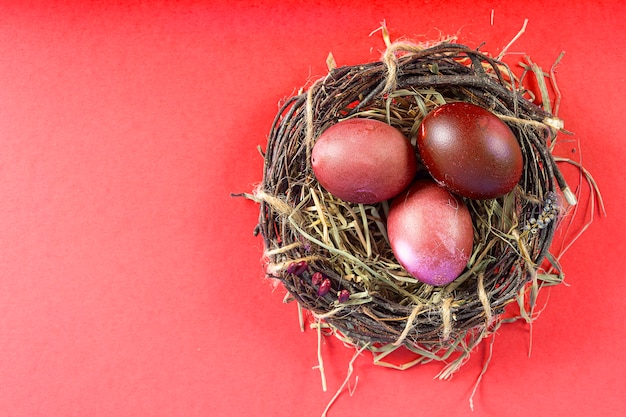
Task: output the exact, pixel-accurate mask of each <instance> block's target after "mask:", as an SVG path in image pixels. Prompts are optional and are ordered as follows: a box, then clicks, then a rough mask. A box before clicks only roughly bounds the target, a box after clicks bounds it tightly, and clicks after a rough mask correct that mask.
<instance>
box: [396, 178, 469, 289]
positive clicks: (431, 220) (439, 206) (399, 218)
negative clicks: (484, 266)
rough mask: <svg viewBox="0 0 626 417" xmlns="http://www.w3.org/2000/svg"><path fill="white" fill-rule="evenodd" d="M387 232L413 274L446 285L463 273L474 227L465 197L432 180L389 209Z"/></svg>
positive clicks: (419, 184)
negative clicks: (462, 197) (464, 201)
mask: <svg viewBox="0 0 626 417" xmlns="http://www.w3.org/2000/svg"><path fill="white" fill-rule="evenodd" d="M387 234H388V236H389V242H390V244H391V249H392V250H393V253H394V255H395V256H396V259H397V260H398V262H399V263H400V265H402V266H403V267H404V268H405V269H406V270H407V272H409V273H410V274H411V275H412V276H414V277H415V278H417V279H418V280H420V281H421V282H424V283H426V284H430V285H445V284H448V283H450V282H452V281H454V280H455V279H456V278H457V277H458V276H459V274H461V273H462V272H463V269H465V267H466V265H467V261H468V259H469V257H470V255H471V253H472V248H473V244H474V243H473V242H474V229H473V226H472V218H471V216H470V213H469V210H468V209H467V206H465V204H464V203H463V200H462V199H461V198H460V197H458V196H456V195H454V194H452V193H450V192H449V191H448V190H447V189H445V188H444V187H442V186H440V185H438V184H437V183H435V182H434V181H431V180H418V181H415V183H413V184H412V185H411V187H410V188H409V189H408V190H407V191H405V192H403V193H402V194H400V195H399V196H397V197H396V198H395V199H394V200H393V202H392V204H391V207H390V209H389V216H388V218H387Z"/></svg>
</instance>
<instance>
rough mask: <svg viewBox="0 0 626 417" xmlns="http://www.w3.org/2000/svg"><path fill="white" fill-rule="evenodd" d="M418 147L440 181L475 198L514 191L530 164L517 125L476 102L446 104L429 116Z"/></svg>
mask: <svg viewBox="0 0 626 417" xmlns="http://www.w3.org/2000/svg"><path fill="white" fill-rule="evenodd" d="M417 147H418V151H419V154H420V156H421V158H422V160H423V162H424V165H425V166H426V169H427V170H428V172H429V173H430V174H431V175H432V177H433V178H434V179H435V180H436V181H437V182H439V183H440V184H443V185H444V186H446V187H447V188H448V189H450V190H451V191H453V192H455V193H457V194H460V195H462V196H464V197H468V198H473V199H490V198H496V197H499V196H501V195H504V194H506V193H508V192H509V191H511V190H512V189H513V188H514V187H515V185H516V184H517V183H518V182H519V180H520V178H521V175H522V170H523V167H524V161H523V156H522V151H521V148H520V146H519V143H518V141H517V138H516V137H515V135H514V133H513V132H512V131H511V129H510V128H509V127H508V126H507V125H506V124H505V123H504V122H503V121H502V120H500V119H499V118H498V117H497V116H496V115H494V114H493V113H491V112H489V111H488V110H486V109H484V108H482V107H480V106H477V105H474V104H470V103H449V104H445V105H443V106H440V107H438V108H436V109H435V110H433V111H432V112H430V113H429V114H427V115H426V117H425V118H424V120H423V121H422V123H421V125H420V128H419V131H418V139H417Z"/></svg>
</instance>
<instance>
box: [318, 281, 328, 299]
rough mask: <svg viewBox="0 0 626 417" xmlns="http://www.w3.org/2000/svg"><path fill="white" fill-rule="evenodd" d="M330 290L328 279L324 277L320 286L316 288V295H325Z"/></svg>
mask: <svg viewBox="0 0 626 417" xmlns="http://www.w3.org/2000/svg"><path fill="white" fill-rule="evenodd" d="M329 292H330V280H329V279H328V278H324V279H323V280H322V283H321V284H320V287H319V288H318V289H317V295H318V296H320V297H323V296H325V295H326V294H328V293H329Z"/></svg>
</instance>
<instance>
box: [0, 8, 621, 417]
mask: <svg viewBox="0 0 626 417" xmlns="http://www.w3.org/2000/svg"><path fill="white" fill-rule="evenodd" d="M86 3H87V2H75V3H70V2H68V3H65V2H63V3H60V2H48V4H47V5H45V6H42V5H39V4H38V3H33V4H26V3H21V2H2V4H1V5H0V237H1V239H0V415H1V416H32V417H34V416H53V415H57V416H114V415H117V416H123V415H125V416H129V415H142V416H208V415H212V416H242V415H258V416H318V415H320V414H321V413H322V411H323V409H324V408H325V406H326V404H327V403H328V401H329V400H330V399H331V397H332V395H333V394H334V393H335V391H336V390H337V389H338V388H339V385H340V384H341V382H342V381H343V380H344V378H345V376H346V372H347V365H348V361H349V360H350V358H351V357H352V354H353V351H352V350H350V349H347V348H345V347H344V346H343V345H342V344H341V343H340V342H339V341H337V340H336V339H334V338H329V339H325V340H324V341H323V343H322V346H321V350H322V354H323V357H324V360H325V365H326V375H327V378H328V387H329V389H328V391H327V392H322V390H321V383H320V376H319V372H318V371H317V370H314V369H312V367H313V366H315V365H317V342H316V340H317V335H316V333H315V332H314V331H311V330H307V331H305V332H304V333H301V332H300V330H299V327H298V319H297V314H296V306H295V305H294V304H288V305H284V304H283V303H282V299H283V295H284V291H283V290H282V289H281V288H278V289H276V290H273V289H272V287H271V285H270V283H268V282H267V281H266V280H264V278H263V274H262V271H261V267H260V257H261V253H262V242H261V239H260V238H255V237H253V236H252V230H253V228H254V226H255V224H256V221H257V206H256V205H255V204H254V203H252V202H250V201H245V200H243V199H233V198H231V197H230V196H229V194H230V193H231V192H242V191H251V190H252V188H253V187H254V185H255V184H257V183H258V182H259V181H260V180H261V169H262V159H261V157H260V156H259V153H258V152H257V150H256V146H257V145H261V146H262V147H263V146H264V145H265V143H266V137H267V132H268V131H269V127H270V124H271V122H272V119H273V117H274V115H275V113H276V110H277V103H278V102H279V100H280V99H282V98H284V97H285V96H288V95H290V94H291V93H293V92H295V91H297V89H298V88H299V87H300V86H302V85H303V84H305V83H306V81H307V80H310V79H315V78H317V77H320V76H323V75H325V73H326V64H325V59H326V56H327V54H328V53H329V52H331V51H332V52H333V54H334V56H335V58H336V60H337V63H338V64H339V65H353V64H358V63H362V62H368V61H372V60H376V59H379V57H380V53H381V50H382V49H383V48H384V44H383V42H382V40H381V37H380V33H376V34H374V35H372V36H369V34H370V32H372V31H374V30H375V29H376V28H378V27H379V26H380V23H381V22H382V21H383V20H385V21H386V22H387V25H388V27H389V30H390V32H391V36H392V38H394V39H395V38H398V37H407V38H412V39H416V40H427V39H433V38H437V37H438V36H439V35H440V34H443V35H448V34H456V35H458V37H459V42H462V43H465V44H467V45H470V46H472V47H478V46H479V45H480V44H481V43H482V42H485V44H484V46H483V50H487V51H490V52H492V53H494V54H497V53H498V52H499V51H500V50H501V49H502V47H503V46H504V45H506V44H507V43H508V42H509V41H510V40H511V39H512V38H513V37H514V36H515V34H516V33H517V32H518V30H519V29H520V28H521V26H522V23H523V21H524V19H525V18H528V19H529V23H528V27H527V31H526V33H524V34H523V35H522V37H521V38H520V39H519V40H518V41H517V42H516V43H515V44H514V45H513V46H512V47H511V49H510V50H509V51H510V52H512V53H520V52H525V53H527V54H529V55H530V56H531V57H532V59H533V60H534V61H535V62H537V63H538V64H540V65H541V66H542V67H543V68H544V69H548V68H549V67H550V65H551V64H552V63H553V62H554V60H555V59H556V57H557V56H558V54H559V53H560V52H561V51H562V50H565V51H566V55H565V57H564V58H563V61H562V62H561V64H560V66H559V67H558V81H559V86H560V88H561V90H562V92H563V101H562V105H561V109H560V113H559V114H560V116H561V117H562V118H563V119H564V120H565V122H566V128H567V129H569V130H571V131H573V132H574V133H575V135H574V136H572V137H567V138H565V139H564V140H566V139H573V140H577V141H579V142H580V147H581V149H582V152H581V153H577V154H576V155H575V157H579V156H580V155H582V157H583V162H584V164H585V166H586V167H587V168H588V169H589V170H590V171H591V172H592V173H593V175H594V177H595V178H596V180H597V181H598V183H599V184H600V187H601V191H602V193H603V196H604V200H605V203H606V209H607V212H608V217H607V218H603V219H600V220H598V221H596V222H595V223H594V224H593V225H592V226H591V227H590V229H589V230H588V231H587V232H586V233H585V234H584V235H583V236H582V238H581V239H579V240H578V241H577V242H576V244H575V245H574V246H573V248H572V249H571V250H570V251H569V252H567V253H566V255H565V256H564V258H563V260H562V264H563V267H564V270H565V272H566V274H567V276H566V281H567V284H568V285H567V286H565V285H562V286H559V287H556V288H553V289H552V290H551V291H550V293H549V302H548V303H547V307H546V308H545V310H544V311H543V313H542V314H541V317H540V318H539V319H538V320H537V321H536V322H535V324H534V325H533V328H532V355H531V356H530V358H529V357H528V351H529V345H530V327H529V326H528V325H526V324H522V323H517V324H513V325H507V326H503V327H502V328H501V329H500V331H499V332H498V334H497V337H496V339H495V344H494V351H493V357H492V359H491V363H490V366H489V368H488V371H487V373H486V374H485V376H484V378H483V380H482V383H481V385H480V386H479V388H478V390H477V391H476V395H475V396H474V403H475V411H474V413H473V414H472V415H477V416H482V415H491V416H529V415H530V416H541V415H543V416H548V415H549V416H553V417H554V416H564V415H568V416H571V415H580V416H599V415H607V416H616V415H624V414H625V413H626V395H624V394H625V391H626V389H625V388H624V381H623V378H624V376H626V365H625V364H624V356H625V355H626V353H625V352H626V350H625V348H626V343H625V342H626V326H624V318H623V317H624V308H625V307H626V303H625V299H626V298H625V297H624V295H623V275H624V266H625V265H624V256H623V253H624V243H623V237H624V231H625V230H626V229H625V227H624V226H625V224H624V218H625V216H624V215H623V212H622V211H623V210H624V195H625V194H626V188H625V187H624V181H623V178H622V172H623V170H622V169H621V167H622V166H623V163H624V157H625V156H626V152H625V151H624V146H623V139H624V128H623V121H624V115H623V111H624V104H625V102H624V98H623V94H624V84H625V83H624V74H623V70H624V64H625V52H624V48H623V39H624V36H625V32H624V30H623V20H624V18H625V17H626V8H625V7H624V6H623V5H620V4H619V2H618V1H613V2H611V1H594V2H571V1H561V0H556V1H549V2H546V1H530V0H529V1H523V2H518V1H511V2H502V1H482V0H473V1H468V2H458V3H453V2H449V3H444V2H439V1H404V2H394V1H390V0H387V1H356V2H342V3H339V2H334V1H325V0H318V1H315V2H310V3H305V2H299V1H281V2H276V3H274V2H270V1H257V2H250V3H249V4H246V3H242V2H236V1H235V2H228V4H226V3H225V2H224V3H223V4H220V3H219V2H193V3H192V2H180V3H170V2H163V1H159V2H142V3H125V2H111V3H110V4H108V5H107V4H106V2H105V4H101V5H86ZM492 13H493V23H492V22H491V17H492ZM509 58H510V59H512V60H513V61H514V62H517V61H518V60H521V59H522V58H523V55H522V54H517V55H516V54H512V55H509ZM572 143H573V142H569V143H566V144H565V148H566V149H569V148H568V147H569V146H570V144H572ZM571 146H573V145H571ZM568 176H569V178H573V179H574V183H575V182H576V174H575V173H574V172H571V170H568ZM584 208H585V207H584V206H583V207H581V210H582V209H584ZM488 346H489V344H488V343H487V344H483V345H482V346H481V347H479V348H478V349H477V350H476V351H475V352H474V354H473V356H472V358H471V360H470V361H469V362H468V363H467V365H466V366H465V367H464V368H463V369H462V371H461V372H460V373H458V374H457V375H456V376H455V377H454V378H453V379H452V380H450V381H439V380H434V379H433V377H434V376H435V374H436V373H437V372H438V371H439V370H440V368H441V366H440V365H439V364H429V365H425V366H422V367H420V368H413V369H411V370H408V371H405V372H401V371H395V370H390V369H385V368H381V367H377V366H374V365H372V364H371V356H370V355H368V354H363V355H362V357H359V358H358V359H357V360H356V362H355V369H354V374H353V375H352V378H351V385H352V386H354V384H355V381H356V378H357V377H358V385H357V387H356V390H355V391H354V393H353V395H352V397H350V395H349V394H348V393H347V392H344V393H343V394H342V395H341V396H340V397H339V400H338V401H337V402H336V403H335V404H334V405H333V407H332V408H331V411H330V414H329V415H331V416H340V415H342V416H355V415H360V416H382V415H398V416H400V415H411V416H418V415H419V416H457V415H467V414H470V409H469V402H468V399H469V396H470V394H471V390H472V387H473V385H474V382H475V381H476V378H477V377H478V375H479V373H480V370H481V368H482V365H483V363H484V361H485V359H486V358H487V355H488Z"/></svg>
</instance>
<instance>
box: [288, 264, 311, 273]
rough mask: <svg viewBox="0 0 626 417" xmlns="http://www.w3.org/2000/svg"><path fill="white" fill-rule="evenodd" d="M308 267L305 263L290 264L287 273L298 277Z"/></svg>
mask: <svg viewBox="0 0 626 417" xmlns="http://www.w3.org/2000/svg"><path fill="white" fill-rule="evenodd" d="M308 267H309V264H308V263H307V262H306V261H300V262H292V263H290V264H289V266H288V267H287V273H288V274H294V275H296V276H300V275H302V274H303V273H304V271H306V270H307V268H308Z"/></svg>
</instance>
